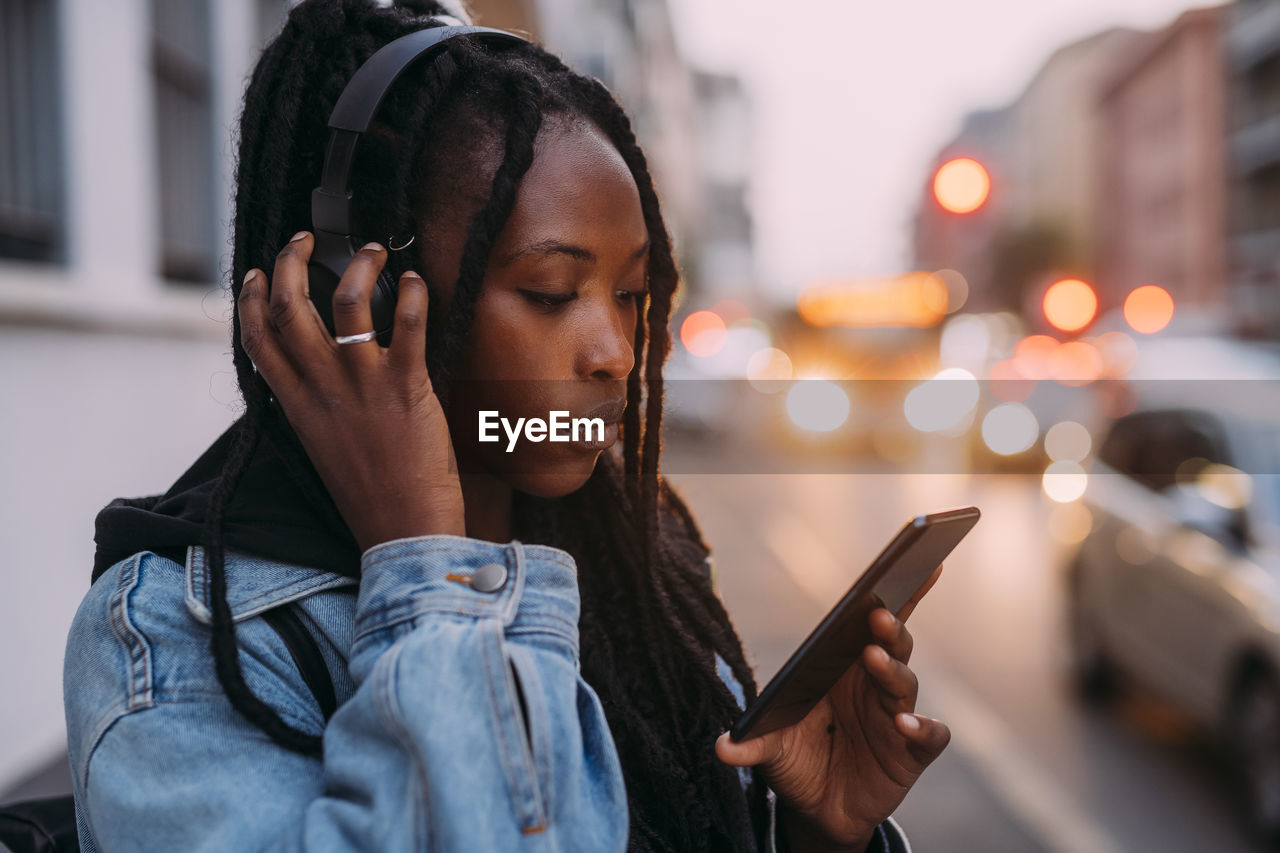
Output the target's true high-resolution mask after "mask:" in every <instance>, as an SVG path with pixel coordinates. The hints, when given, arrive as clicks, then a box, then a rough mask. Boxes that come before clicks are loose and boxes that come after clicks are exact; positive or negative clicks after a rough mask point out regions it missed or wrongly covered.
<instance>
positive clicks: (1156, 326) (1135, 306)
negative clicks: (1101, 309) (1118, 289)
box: [1124, 284, 1173, 335]
mask: <svg viewBox="0 0 1280 853" xmlns="http://www.w3.org/2000/svg"><path fill="white" fill-rule="evenodd" d="M1124 319H1125V322H1127V323H1128V324H1129V326H1130V327H1131V328H1132V329H1133V330H1134V331H1135V332H1141V333H1142V334H1144V335H1153V334H1155V333H1156V332H1158V331H1160V330H1161V329H1163V328H1164V327H1165V326H1167V325H1169V321H1170V320H1172V319H1173V297H1172V296H1170V295H1169V291H1167V290H1165V289H1164V288H1163V287H1158V286H1156V285H1154V284H1144V285H1143V286H1142V287H1137V288H1134V289H1133V290H1132V291H1130V292H1129V295H1128V296H1126V297H1125V300H1124Z"/></svg>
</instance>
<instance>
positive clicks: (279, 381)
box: [236, 269, 297, 389]
mask: <svg viewBox="0 0 1280 853" xmlns="http://www.w3.org/2000/svg"><path fill="white" fill-rule="evenodd" d="M236 305H237V312H238V314H239V317H240V346H241V347H243V348H244V351H245V355H247V356H249V361H251V362H253V366H254V368H255V369H256V370H257V371H258V373H260V374H261V375H262V378H263V379H264V380H265V381H266V383H267V385H268V386H269V387H271V388H272V389H276V388H279V387H281V386H282V385H283V384H284V383H285V382H288V381H292V380H296V379H297V372H296V371H295V370H294V369H293V365H292V364H290V363H289V359H288V358H286V357H285V354H284V353H283V352H282V351H281V349H280V341H279V339H278V337H277V336H276V331H275V328H274V327H273V326H272V324H271V316H270V308H269V305H268V302H267V277H266V276H265V275H263V273H262V270H259V269H251V270H249V272H248V273H246V274H245V277H244V283H243V284H242V285H241V286H240V298H239V299H238V300H237V303H236Z"/></svg>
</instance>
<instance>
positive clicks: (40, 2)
mask: <svg viewBox="0 0 1280 853" xmlns="http://www.w3.org/2000/svg"><path fill="white" fill-rule="evenodd" d="M57 12H58V7H57V3H56V2H54V0H0V256H3V257H8V258H20V259H22V260H34V261H57V260H61V259H62V256H63V249H64V247H65V245H66V240H65V237H64V222H63V213H62V211H63V174H62V141H61V136H62V134H61V125H60V121H59V116H58V110H57V107H58V104H60V103H62V97H61V93H60V91H59V88H60V83H59V73H58V71H59V60H60V51H59V50H58V39H57V23H58V22H57Z"/></svg>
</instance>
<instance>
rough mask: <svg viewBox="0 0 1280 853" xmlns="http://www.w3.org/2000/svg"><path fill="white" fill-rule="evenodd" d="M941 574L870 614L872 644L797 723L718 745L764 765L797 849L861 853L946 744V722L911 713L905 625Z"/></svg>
mask: <svg viewBox="0 0 1280 853" xmlns="http://www.w3.org/2000/svg"><path fill="white" fill-rule="evenodd" d="M941 572H942V566H938V569H937V571H935V572H934V573H933V576H932V577H931V578H930V579H929V580H928V581H927V582H926V583H925V584H924V586H923V587H921V588H920V590H919V591H918V592H917V593H916V594H915V596H913V597H912V599H911V600H910V601H909V602H907V604H906V605H904V606H903V608H902V609H901V610H900V611H898V613H897V615H896V616H895V615H894V614H892V613H890V612H889V611H888V610H886V609H884V608H879V609H877V610H873V611H872V612H871V615H870V617H869V619H870V623H871V631H872V633H873V634H874V636H875V638H876V640H877V643H873V644H871V645H869V646H867V648H866V649H864V650H863V654H862V657H861V658H860V659H859V660H858V662H857V663H855V664H854V665H853V666H851V667H850V668H849V670H848V672H846V673H845V674H844V675H843V676H841V677H840V680H839V681H837V682H836V684H835V686H834V687H832V688H831V690H830V691H828V692H827V695H826V696H824V697H823V698H822V700H821V701H819V702H818V704H817V705H815V706H814V707H813V710H811V711H810V712H809V714H808V715H807V716H806V717H805V718H804V719H803V720H801V721H800V722H798V723H795V724H793V725H790V726H787V727H786V728H782V729H778V730H777V731H773V732H769V733H768V734H766V735H762V736H760V737H756V738H750V739H748V740H745V741H742V742H741V743H735V742H734V741H731V740H730V739H729V733H728V732H725V733H724V734H723V735H721V736H720V738H719V740H717V741H716V755H717V756H718V757H719V758H720V760H721V761H723V762H725V763H726V764H732V765H736V766H743V767H747V766H752V765H756V764H760V765H763V766H762V768H761V769H762V770H763V772H764V776H765V778H766V779H767V780H768V782H769V787H771V788H772V789H773V791H774V793H775V794H777V796H778V806H777V807H778V810H779V812H780V813H781V814H780V816H781V817H782V825H783V826H785V828H786V833H787V837H788V839H789V841H790V842H791V847H792V849H793V850H794V851H795V852H796V853H802V851H810V850H814V851H822V850H827V849H830V850H832V851H837V850H838V851H853V850H858V851H861V850H863V849H864V848H865V847H866V845H867V844H868V843H869V842H870V840H871V837H872V835H873V833H874V832H875V828H876V826H877V825H879V824H880V823H881V822H882V821H883V820H885V819H886V818H887V817H889V815H891V814H893V812H894V810H895V809H896V808H897V807H898V804H899V803H901V802H902V800H903V798H904V797H906V795H907V791H908V790H910V789H911V786H912V785H913V784H915V781H916V779H918V778H919V777H920V774H921V773H923V772H924V769H925V768H926V767H928V766H929V764H930V762H932V761H933V760H934V759H935V758H937V757H938V756H939V755H940V754H941V753H942V750H943V749H945V748H946V746H947V743H948V742H949V741H950V740H951V731H950V730H949V729H948V728H947V726H946V725H945V724H944V723H942V722H940V721H938V720H934V719H931V718H929V717H923V716H920V715H919V714H915V713H914V711H915V705H916V690H917V688H918V686H919V683H918V681H917V680H916V676H915V673H913V672H912V671H911V670H910V669H908V668H907V661H908V660H909V659H910V657H911V646H912V639H911V634H910V632H908V631H907V628H906V625H904V624H903V622H904V621H905V620H906V618H907V616H909V615H910V613H911V611H912V610H913V609H915V606H916V604H917V603H918V602H919V601H920V599H921V598H923V597H924V594H925V593H926V592H928V591H929V588H930V587H931V586H933V584H934V582H935V581H936V580H937V579H938V575H939V574H940V573H941Z"/></svg>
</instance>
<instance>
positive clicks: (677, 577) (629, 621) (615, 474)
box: [204, 0, 767, 851]
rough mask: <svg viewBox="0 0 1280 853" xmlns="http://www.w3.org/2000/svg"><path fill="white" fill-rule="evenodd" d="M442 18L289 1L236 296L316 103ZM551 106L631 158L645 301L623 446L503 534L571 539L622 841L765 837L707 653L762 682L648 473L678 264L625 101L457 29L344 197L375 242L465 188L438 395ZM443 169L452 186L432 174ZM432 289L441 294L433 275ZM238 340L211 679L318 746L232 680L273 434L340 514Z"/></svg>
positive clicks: (289, 739)
mask: <svg viewBox="0 0 1280 853" xmlns="http://www.w3.org/2000/svg"><path fill="white" fill-rule="evenodd" d="M437 14H455V15H456V14H457V11H456V10H451V9H448V8H446V7H444V6H442V5H441V4H439V3H437V2H434V0H414V2H400V3H398V4H397V5H394V6H390V7H386V6H378V5H376V4H375V3H374V2H372V0H305V1H304V2H303V3H301V4H299V5H298V6H296V7H295V8H294V9H293V10H292V12H291V13H290V15H289V19H288V22H287V23H286V25H285V27H284V29H283V30H282V32H281V33H280V35H279V36H277V37H276V39H275V40H274V41H272V42H271V44H270V45H268V46H267V48H266V49H265V50H264V52H263V54H262V56H261V57H260V59H259V62H258V63H257V67H256V68H255V70H254V72H253V75H252V78H251V80H250V83H249V86H248V88H247V90H246V93H245V96H244V109H243V113H242V116H241V121H240V125H239V132H240V139H239V155H238V159H237V163H236V198H235V226H234V245H233V255H232V269H231V271H230V272H231V291H232V296H233V301H234V300H235V299H238V297H239V293H240V283H241V279H242V277H243V276H244V274H245V273H246V272H247V271H248V270H249V269H251V268H254V267H257V268H259V269H264V270H270V269H271V268H272V267H273V266H274V259H275V256H276V255H277V253H278V252H279V250H280V249H281V247H283V246H284V245H285V243H287V242H288V240H289V237H290V236H291V235H292V234H293V233H294V232H296V231H298V230H302V229H306V228H309V227H310V191H311V189H312V188H313V187H314V186H315V184H316V181H317V177H318V175H319V174H320V168H321V164H322V162H323V157H324V151H323V142H324V140H325V139H326V138H327V133H326V124H327V120H328V116H329V113H330V112H331V111H332V107H333V104H334V103H335V102H336V100H337V98H338V95H339V94H340V93H341V91H342V89H343V87H344V86H345V85H346V83H347V81H348V80H350V78H351V76H352V75H353V74H354V73H355V71H356V69H357V68H358V67H359V66H360V65H361V64H362V63H363V62H364V61H365V60H366V59H368V58H369V56H371V55H372V54H373V53H374V52H375V51H376V50H377V49H378V48H380V47H381V46H382V45H384V44H386V43H387V42H389V41H391V40H393V39H395V38H398V37H400V36H402V35H405V34H407V33H409V32H413V31H415V30H418V29H422V28H423V27H425V26H436V25H439V22H438V21H433V20H432V19H431V17H430V16H433V15H437ZM552 115H554V116H558V117H562V118H567V119H577V120H585V121H588V122H590V123H592V124H594V125H595V127H597V128H598V129H599V130H600V131H601V132H602V133H604V134H605V135H606V136H607V138H608V139H609V140H610V141H611V142H612V143H613V145H614V146H615V147H616V148H617V150H618V152H619V153H620V154H621V156H622V158H623V160H624V161H625V162H626V164H627V167H628V168H629V169H630V171H631V174H632V177H633V178H634V180H635V184H636V187H637V189H638V190H639V194H640V202H641V207H642V211H643V214H644V221H645V227H646V229H647V231H648V234H649V240H650V249H649V284H650V298H649V304H648V310H647V311H646V312H641V313H640V314H639V315H638V317H637V324H636V343H635V356H636V363H637V368H638V369H635V370H632V372H631V374H630V376H629V377H628V380H627V401H628V405H627V408H626V411H625V413H624V420H623V423H622V425H621V437H622V439H623V441H622V445H623V447H622V460H621V461H619V460H618V459H617V458H616V457H615V456H614V454H613V453H611V452H605V453H602V454H601V455H600V457H599V459H598V462H597V464H596V467H595V470H594V471H593V473H592V475H591V476H590V478H589V479H588V481H587V482H586V483H585V484H584V485H583V486H582V488H580V489H578V490H577V491H576V492H574V493H572V494H569V495H566V496H564V497H561V498H538V497H535V496H533V495H529V494H525V493H522V492H520V491H515V493H514V498H513V506H512V531H513V535H514V536H515V537H516V538H519V539H521V540H522V541H526V542H530V543H541V544H547V545H552V546H555V547H559V548H562V549H564V550H566V551H567V552H569V553H570V554H571V555H572V556H573V557H574V559H575V561H576V563H577V565H578V567H579V575H578V579H579V586H580V592H581V603H582V607H581V616H580V622H579V630H580V636H581V652H580V654H581V671H582V675H583V678H584V679H585V680H586V681H587V682H588V683H589V684H590V685H591V686H592V688H593V689H594V690H595V691H596V693H597V695H598V696H599V697H600V700H601V704H602V706H603V708H604V711H605V715H606V718H607V719H608V721H609V725H610V730H611V733H612V734H613V736H614V740H615V743H616V745H617V748H618V752H619V757H620V759H621V763H622V768H623V772H624V777H625V783H626V789H627V795H628V801H629V811H630V820H631V836H630V848H631V849H632V850H640V851H660V850H661V851H719V850H730V849H733V845H734V844H735V839H738V838H740V837H741V835H742V832H743V827H742V822H743V821H744V820H749V821H750V823H751V827H750V831H751V832H752V833H754V835H755V837H756V838H761V837H762V836H763V833H764V828H765V826H766V823H767V811H766V809H767V803H766V800H765V791H764V782H763V779H762V778H761V777H760V775H759V773H758V771H757V772H755V773H754V774H753V781H752V784H751V786H750V788H749V789H748V792H747V800H748V812H747V813H743V812H742V810H741V808H740V805H739V806H737V807H735V804H740V802H741V799H742V796H741V793H740V787H739V782H738V779H737V773H736V770H734V769H733V768H728V767H726V766H725V765H723V764H721V763H720V762H719V761H718V759H716V757H715V754H714V741H715V738H716V737H717V736H718V735H719V734H720V733H721V732H722V731H724V729H725V728H727V727H728V725H729V724H730V723H731V721H732V720H733V718H734V717H735V716H736V714H737V703H736V702H735V700H734V698H733V696H732V694H731V693H730V692H729V690H728V688H727V687H726V686H725V684H724V683H723V681H721V679H720V678H719V676H718V674H717V672H716V668H715V661H714V655H715V654H716V653H719V654H720V655H721V656H722V657H723V658H724V659H725V661H726V662H727V663H728V664H729V666H730V668H731V669H732V671H733V674H734V676H735V677H736V678H737V680H738V681H739V683H741V684H742V686H743V689H744V691H745V693H746V696H747V700H748V701H750V700H751V699H753V698H754V697H755V695H756V691H757V686H756V683H755V679H754V676H753V674H752V671H751V668H750V666H749V665H748V664H747V662H746V660H745V658H744V655H743V650H742V645H741V641H740V639H739V637H738V635H737V633H736V631H735V630H734V627H733V625H732V622H731V620H730V618H729V616H728V614H727V613H726V611H725V609H724V607H723V605H722V603H721V602H720V600H719V598H718V597H717V596H716V594H715V593H714V592H713V590H712V589H711V587H710V584H709V582H708V580H707V578H706V576H705V575H704V574H703V571H702V566H703V563H704V561H705V558H706V557H707V555H708V553H709V548H708V546H707V544H706V542H705V541H704V540H703V538H702V535H701V533H700V531H699V530H698V525H697V523H696V522H695V520H694V518H693V515H692V513H691V512H690V511H689V509H688V507H687V506H686V505H685V504H684V502H683V501H682V500H681V499H680V497H679V496H678V495H677V494H676V492H675V491H674V490H673V489H672V488H671V487H670V485H669V484H668V483H667V482H666V481H665V479H663V478H662V477H661V476H660V474H659V471H658V457H659V452H660V442H659V437H660V430H661V418H662V405H663V380H662V366H663V364H664V362H665V360H666V358H667V355H668V354H669V352H670V348H671V341H670V337H669V333H668V319H669V315H670V311H671V302H672V296H673V294H674V293H675V290H676V287H677V285H678V283H679V273H678V271H677V268H676V264H675V260H674V257H673V255H672V250H671V241H670V237H669V235H668V232H667V229H666V226H665V224H664V221H663V218H662V213H661V209H660V206H659V202H658V197H657V195H656V193H655V191H654V185H653V180H652V178H651V176H650V174H649V170H648V165H647V163H646V160H645V156H644V154H643V152H642V151H641V149H640V147H639V146H638V145H637V143H636V139H635V136H634V134H633V131H632V129H631V124H630V121H629V120H628V118H627V116H626V114H625V112H624V111H623V110H622V108H621V107H620V106H619V104H618V102H617V101H616V100H615V99H614V97H613V96H612V94H611V93H610V92H609V91H608V90H607V89H606V88H605V86H604V85H603V84H602V83H600V82H599V81H598V80H595V79H591V78H587V77H584V76H581V75H579V74H576V73H575V72H573V71H571V70H570V69H569V68H567V67H566V66H565V65H564V63H562V62H561V61H560V60H559V59H557V58H556V57H555V56H553V55H551V54H550V53H548V52H546V51H544V50H543V49H541V48H540V47H537V46H535V45H520V46H517V47H513V48H505V49H502V50H500V51H489V50H488V49H486V48H484V47H483V46H481V45H478V44H475V43H472V42H470V41H469V40H465V39H453V40H451V41H449V42H448V43H447V48H446V51H445V53H444V54H442V55H441V57H440V58H439V59H438V60H436V61H434V62H432V63H419V64H418V65H417V66H415V67H414V68H411V69H409V71H408V72H406V73H405V74H404V75H403V77H402V78H401V80H399V81H398V82H397V83H396V85H395V86H394V87H393V89H392V91H391V92H390V93H388V97H387V99H386V100H385V101H384V103H383V105H382V106H381V108H380V109H379V115H378V117H377V120H376V123H375V125H374V127H372V128H371V129H370V132H369V133H368V134H366V137H365V140H364V142H363V143H362V145H363V147H362V149H361V152H360V155H359V157H358V158H357V161H356V163H355V164H354V166H353V181H354V183H355V184H356V185H358V186H360V188H361V192H360V194H359V196H358V198H357V204H356V207H355V209H354V211H353V214H354V218H355V221H356V222H357V223H358V224H359V225H360V227H361V233H362V234H366V235H374V236H371V237H370V238H369V239H381V237H379V236H378V235H387V234H406V233H411V234H414V235H415V237H418V238H420V239H419V240H418V245H419V246H422V247H424V251H426V249H425V247H428V246H430V245H432V243H433V238H434V234H433V232H432V230H431V229H432V223H433V222H440V221H443V220H442V219H441V217H442V216H446V215H448V213H449V212H450V210H449V206H450V205H454V206H465V204H466V203H467V200H468V199H470V200H473V201H474V202H475V203H476V204H478V205H479V210H478V212H476V213H475V214H474V215H473V216H472V218H471V219H470V222H469V227H468V230H467V236H466V243H465V247H464V249H463V256H462V262H461V266H460V269H459V274H458V280H457V282H456V285H455V287H454V289H453V298H452V300H451V304H450V306H449V310H448V312H447V314H446V315H445V316H443V318H439V317H438V316H437V312H436V311H434V310H432V311H431V313H430V316H431V317H432V318H433V319H432V322H431V323H430V324H429V328H428V336H427V362H428V368H429V370H430V374H431V377H432V383H433V386H434V387H436V388H437V389H438V390H439V393H441V395H442V401H443V400H444V399H445V398H447V393H448V390H447V389H448V387H449V379H450V377H451V374H452V371H453V370H454V369H456V366H457V363H458V359H459V354H460V353H461V351H462V349H463V345H464V344H465V342H466V340H467V338H468V336H469V334H470V329H471V325H472V322H473V319H474V316H475V305H476V301H477V299H478V296H479V293H480V289H481V283H482V281H483V278H484V274H485V270H486V268H487V265H488V260H489V254H490V250H491V248H492V246H493V244H494V241H495V240H496V238H497V236H498V234H499V232H500V231H501V229H502V227H503V224H504V223H505V222H506V219H507V217H508V215H509V214H510V211H511V208H512V206H513V205H514V202H515V198H516V193H517V190H518V188H519V185H520V181H521V179H522V178H523V176H524V174H525V172H526V171H527V170H528V169H529V167H530V164H531V163H532V161H533V146H534V139H535V138H536V136H537V134H538V130H539V128H540V127H541V126H542V123H543V119H544V118H545V117H547V116H552ZM488 153H494V154H498V155H500V161H499V165H498V168H497V170H496V172H495V173H494V174H493V176H492V180H491V182H490V184H489V186H488V187H487V188H486V187H483V186H480V185H479V184H480V181H481V179H480V178H479V177H477V176H478V175H480V173H481V172H482V171H483V170H482V168H481V159H482V158H483V157H484V156H485V155H486V154H488ZM446 180H449V181H454V182H458V181H462V183H463V185H462V186H450V188H449V192H441V191H440V189H441V184H442V182H444V181H446ZM468 181H470V184H468V183H467V182H468ZM486 189H487V192H486ZM407 254H408V253H390V254H389V256H388V261H387V268H388V272H390V273H391V274H392V276H393V278H394V279H397V280H398V278H399V274H400V273H401V272H403V271H404V270H405V269H407V268H409V267H410V266H413V265H414V264H413V263H412V260H411V259H408V258H403V257H400V255H407ZM431 299H432V302H433V304H435V302H436V301H437V295H436V292H435V290H434V289H433V290H432V294H431ZM240 336H241V329H240V320H239V314H238V312H236V313H235V314H234V315H233V323H232V352H233V361H234V364H235V369H236V376H237V379H238V382H239V386H240V388H241V391H242V393H243V396H244V400H245V406H246V409H245V416H244V417H243V418H241V419H240V421H239V424H240V430H239V433H238V435H237V441H236V445H235V448H234V450H233V451H232V453H231V455H230V457H229V459H228V461H227V464H226V467H225V469H224V471H223V472H222V476H221V478H220V480H219V482H218V485H217V487H216V488H215V490H214V492H213V494H212V497H211V500H210V504H209V511H208V514H207V522H206V529H205V536H204V541H205V546H206V550H207V551H208V559H209V568H210V588H211V610H212V615H213V640H212V650H213V654H214V656H215V660H216V669H217V675H218V680H219V682H220V683H221V684H222V686H223V688H224V689H225V690H226V692H227V695H228V697H229V698H230V700H231V703H232V705H233V706H234V707H235V708H236V709H237V710H238V711H239V712H240V713H241V714H243V715H244V716H245V717H246V718H248V719H249V720H250V721H252V722H253V723H254V724H255V725H257V726H258V727H259V728H261V729H262V730H263V731H264V732H265V733H266V734H268V735H269V736H270V737H271V738H272V739H273V740H274V741H276V742H277V743H279V744H280V745H282V746H284V747H286V748H288V749H291V750H294V751H297V752H301V753H305V754H311V755H318V754H319V753H320V739H319V738H318V737H316V736H315V735H311V734H308V733H307V732H304V731H301V730H299V729H296V728H294V727H292V726H291V725H289V724H288V723H287V722H285V721H284V720H283V719H282V718H281V717H280V715H279V714H277V713H276V711H275V710H274V709H273V708H271V707H270V706H269V705H267V704H266V703H265V702H263V701H262V700H260V699H259V698H258V697H256V696H255V695H254V694H253V692H252V691H251V690H250V689H249V687H248V686H247V684H246V683H245V679H244V675H243V672H242V670H241V667H240V661H239V654H238V651H237V647H236V639H235V625H234V623H233V620H232V617H231V612H230V607H229V605H228V604H227V600H226V576H225V548H224V545H223V518H224V514H225V509H226V506H227V502H228V500H229V498H230V497H231V495H232V494H233V493H234V491H235V489H236V486H237V483H238V481H239V479H240V477H241V475H242V474H243V473H244V471H245V468H246V466H247V464H248V460H249V458H250V456H251V455H252V453H253V452H254V449H255V447H256V445H257V442H258V441H259V439H260V437H261V436H262V435H263V434H264V433H267V434H270V435H271V437H272V438H273V439H274V440H275V441H276V442H277V443H278V444H279V446H280V447H281V448H282V449H283V452H284V457H285V461H286V464H287V465H288V467H289V470H290V472H291V475H292V477H293V479H294V480H295V482H296V485H297V486H298V488H299V490H300V493H301V494H302V495H303V496H304V499H305V500H306V502H307V505H308V506H309V508H310V509H311V510H312V511H314V512H316V513H317V514H319V515H320V516H321V517H323V518H324V519H326V520H327V521H328V522H330V523H331V524H333V525H334V527H335V529H345V524H344V523H343V522H342V520H341V517H340V514H339V513H338V511H337V509H336V506H335V505H334V504H333V502H332V499H331V498H330V497H329V495H328V493H327V492H326V491H325V489H324V487H323V484H322V482H321V481H320V478H319V476H318V474H317V473H316V472H315V470H314V468H313V467H312V466H311V464H310V462H309V460H308V459H307V457H306V454H305V451H304V450H303V448H302V446H301V443H300V442H299V441H298V440H297V437H296V435H294V433H293V431H292V429H291V428H290V427H289V425H288V423H287V421H286V420H285V419H284V416H283V414H282V413H281V412H280V410H279V408H278V406H277V405H276V404H275V402H274V400H273V399H272V396H271V392H270V390H269V389H268V388H267V386H266V384H265V382H264V381H263V380H262V378H261V377H260V376H259V375H258V374H257V373H256V372H255V371H254V368H253V366H252V364H251V363H250V361H249V359H248V356H247V355H246V354H245V352H244V349H243V347H242V346H241V337H240ZM646 343H647V346H646ZM641 365H642V366H643V377H642V376H641V370H640V369H639V367H640V366H641ZM642 379H643V383H644V384H643V387H642ZM646 389H647V393H645V392H646ZM642 394H643V396H644V397H645V406H646V408H645V413H644V428H643V430H642V429H641V422H640V402H641V398H642Z"/></svg>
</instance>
